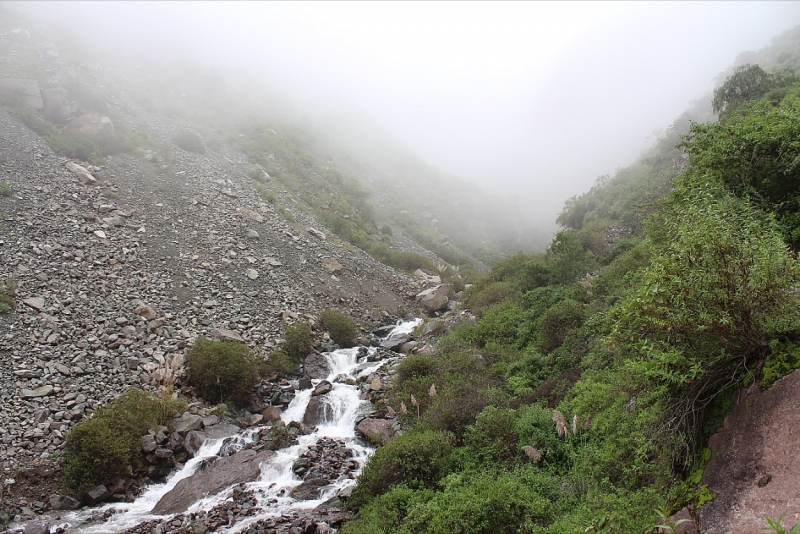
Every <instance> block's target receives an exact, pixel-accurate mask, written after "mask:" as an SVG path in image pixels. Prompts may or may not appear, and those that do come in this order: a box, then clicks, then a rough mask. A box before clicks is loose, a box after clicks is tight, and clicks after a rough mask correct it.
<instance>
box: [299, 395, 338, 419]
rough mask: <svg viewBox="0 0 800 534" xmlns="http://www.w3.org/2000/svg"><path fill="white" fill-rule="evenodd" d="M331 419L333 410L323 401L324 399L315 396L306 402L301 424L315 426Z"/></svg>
mask: <svg viewBox="0 0 800 534" xmlns="http://www.w3.org/2000/svg"><path fill="white" fill-rule="evenodd" d="M331 417H333V410H332V409H331V407H330V404H328V402H327V401H326V400H325V397H322V396H315V397H311V400H309V401H308V406H306V413H305V414H304V415H303V424H304V425H308V426H317V425H319V424H320V423H324V422H326V421H329V420H330V419H331Z"/></svg>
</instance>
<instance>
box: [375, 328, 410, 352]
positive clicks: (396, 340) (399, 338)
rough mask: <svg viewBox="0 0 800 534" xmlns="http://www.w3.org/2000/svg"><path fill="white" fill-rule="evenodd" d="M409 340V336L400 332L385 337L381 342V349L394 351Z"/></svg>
mask: <svg viewBox="0 0 800 534" xmlns="http://www.w3.org/2000/svg"><path fill="white" fill-rule="evenodd" d="M410 339H411V334H404V333H401V332H397V333H394V334H390V335H389V336H387V337H386V339H384V340H383V341H381V345H380V346H381V347H383V348H385V349H389V350H395V349H397V348H398V347H400V346H401V345H402V344H403V343H406V342H408V341H409V340H410Z"/></svg>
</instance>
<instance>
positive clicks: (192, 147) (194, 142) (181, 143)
mask: <svg viewBox="0 0 800 534" xmlns="http://www.w3.org/2000/svg"><path fill="white" fill-rule="evenodd" d="M172 142H173V143H174V144H175V146H177V147H178V148H180V149H183V150H185V151H186V152H192V153H193V154H205V153H206V147H205V145H204V144H203V140H202V139H201V138H200V135H198V134H197V133H196V132H192V131H190V130H183V131H181V132H179V133H178V134H177V135H175V137H173V138H172Z"/></svg>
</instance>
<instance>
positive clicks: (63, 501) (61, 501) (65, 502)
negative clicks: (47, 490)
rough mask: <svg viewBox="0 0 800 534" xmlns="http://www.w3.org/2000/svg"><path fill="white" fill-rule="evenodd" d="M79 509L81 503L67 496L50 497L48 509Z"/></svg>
mask: <svg viewBox="0 0 800 534" xmlns="http://www.w3.org/2000/svg"><path fill="white" fill-rule="evenodd" d="M80 507H81V502H80V501H79V500H78V499H76V498H74V497H70V496H69V495H51V496H50V508H52V509H53V510H77V509H78V508H80Z"/></svg>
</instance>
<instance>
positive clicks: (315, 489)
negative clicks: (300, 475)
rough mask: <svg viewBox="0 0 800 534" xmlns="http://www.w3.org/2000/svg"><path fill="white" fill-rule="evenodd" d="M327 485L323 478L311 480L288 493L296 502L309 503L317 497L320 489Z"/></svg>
mask: <svg viewBox="0 0 800 534" xmlns="http://www.w3.org/2000/svg"><path fill="white" fill-rule="evenodd" d="M327 485H328V481H327V480H325V479H324V478H311V479H308V480H306V481H305V482H303V483H302V484H300V485H299V486H296V487H295V488H294V489H293V490H292V491H291V493H290V495H291V496H292V497H294V498H295V499H297V500H298V501H310V500H313V499H316V498H318V497H319V495H320V493H321V492H322V488H324V487H325V486H327Z"/></svg>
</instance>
